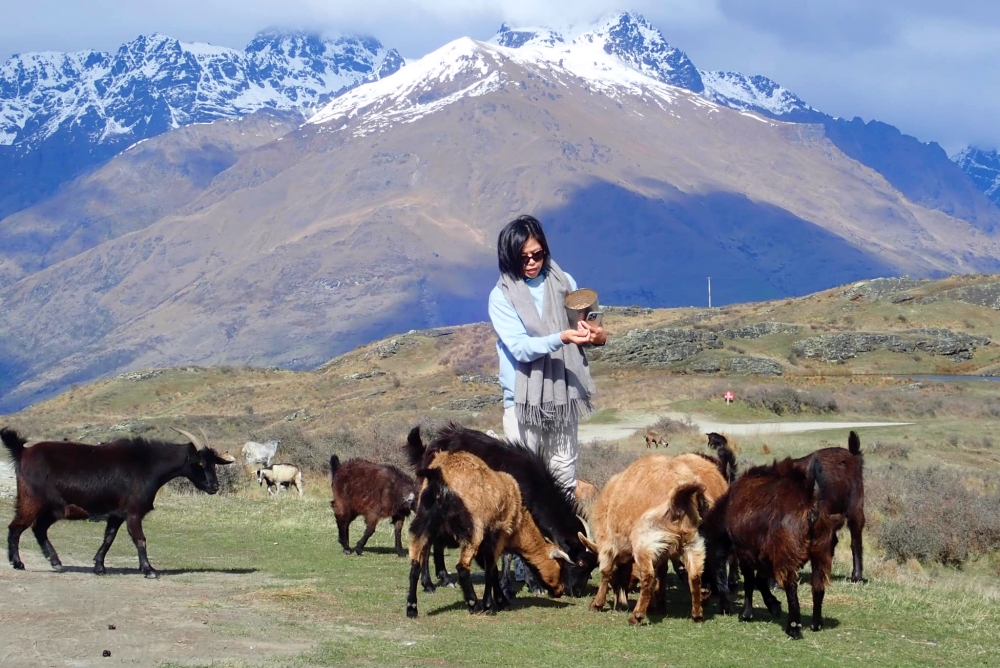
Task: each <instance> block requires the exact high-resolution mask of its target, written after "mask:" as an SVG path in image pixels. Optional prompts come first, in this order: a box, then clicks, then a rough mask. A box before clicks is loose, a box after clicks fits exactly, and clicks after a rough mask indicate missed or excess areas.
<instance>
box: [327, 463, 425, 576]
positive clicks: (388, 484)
mask: <svg viewBox="0 0 1000 668" xmlns="http://www.w3.org/2000/svg"><path fill="white" fill-rule="evenodd" d="M330 487H331V489H332V490H333V500H332V501H330V507H331V508H333V515H334V517H336V518H337V534H338V539H339V542H340V544H341V546H342V547H343V548H344V554H350V553H351V552H352V550H351V545H350V535H349V531H350V526H351V522H353V521H354V518H356V517H357V516H358V515H362V516H364V518H365V533H364V535H363V536H361V540H359V541H358V544H357V545H356V546H355V547H354V550H353V551H354V552H356V553H357V554H358V556H361V554H362V552H363V551H364V549H365V544H366V543H367V542H368V539H369V538H371V537H372V534H373V533H375V526H376V525H377V524H378V522H379V520H381V519H384V518H386V517H388V518H391V519H392V526H393V529H394V531H395V534H396V554H397V555H399V556H400V557H405V556H406V551H404V550H403V541H402V532H403V520H405V519H406V518H407V516H408V515H409V514H410V512H411V511H412V510H415V509H416V505H417V504H416V499H417V484H416V482H414V480H413V478H411V477H410V476H408V475H406V474H405V473H403V472H402V471H400V470H399V469H398V468H396V467H395V466H392V465H391V464H373V463H372V462H369V461H367V460H365V459H351V460H349V461H346V462H344V464H343V465H341V463H340V459H338V458H337V455H330Z"/></svg>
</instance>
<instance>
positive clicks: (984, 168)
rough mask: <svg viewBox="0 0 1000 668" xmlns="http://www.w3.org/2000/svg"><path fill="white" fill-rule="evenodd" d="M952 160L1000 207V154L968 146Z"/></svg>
mask: <svg viewBox="0 0 1000 668" xmlns="http://www.w3.org/2000/svg"><path fill="white" fill-rule="evenodd" d="M951 159H952V160H953V161H954V162H955V164H956V165H958V167H959V169H961V170H962V171H963V172H965V173H966V174H968V176H969V178H970V179H972V182H973V183H975V184H976V187H977V188H979V190H981V191H982V192H983V194H984V195H986V196H987V197H989V198H990V200H992V201H993V202H994V203H995V204H996V205H997V206H1000V152H997V151H984V150H982V149H978V148H974V147H972V146H968V147H966V148H964V149H962V150H961V151H959V152H958V153H956V154H955V155H953V156H952V158H951Z"/></svg>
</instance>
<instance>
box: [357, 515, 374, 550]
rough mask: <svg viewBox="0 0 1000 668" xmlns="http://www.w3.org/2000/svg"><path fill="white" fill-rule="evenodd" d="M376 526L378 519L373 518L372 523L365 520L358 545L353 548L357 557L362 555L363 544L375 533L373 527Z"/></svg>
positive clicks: (369, 520) (367, 519)
mask: <svg viewBox="0 0 1000 668" xmlns="http://www.w3.org/2000/svg"><path fill="white" fill-rule="evenodd" d="M377 524H378V518H375V520H374V521H372V520H371V519H369V518H365V533H364V534H363V535H362V536H361V540H359V541H358V544H357V545H356V546H355V547H354V552H355V553H356V554H357V555H358V556H359V557H360V556H361V555H362V554H364V551H365V544H366V543H367V542H368V539H369V538H371V537H372V534H374V533H375V526H376V525H377Z"/></svg>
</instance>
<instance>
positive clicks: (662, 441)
mask: <svg viewBox="0 0 1000 668" xmlns="http://www.w3.org/2000/svg"><path fill="white" fill-rule="evenodd" d="M651 445H655V446H656V447H657V448H659V447H660V446H661V445H662V446H663V447H667V446H668V445H670V444H669V443H667V439H666V438H665V437H663V436H660V434H659V432H655V431H647V432H646V449H647V450H648V449H649V446H651Z"/></svg>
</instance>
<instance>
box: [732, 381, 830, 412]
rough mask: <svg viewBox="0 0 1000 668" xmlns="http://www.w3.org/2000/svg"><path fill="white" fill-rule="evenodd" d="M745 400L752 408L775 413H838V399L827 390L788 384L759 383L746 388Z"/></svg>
mask: <svg viewBox="0 0 1000 668" xmlns="http://www.w3.org/2000/svg"><path fill="white" fill-rule="evenodd" d="M743 401H744V402H745V403H746V404H747V405H748V406H750V407H752V408H762V409H764V410H766V411H769V412H771V413H774V414H775V415H784V414H786V413H789V414H799V413H803V412H812V413H836V412H838V411H839V408H838V406H837V400H836V399H834V397H833V395H832V394H831V393H830V392H828V391H825V390H812V391H809V390H796V389H795V388H794V387H789V386H788V385H758V386H752V387H748V388H747V389H746V390H744V394H743Z"/></svg>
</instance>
